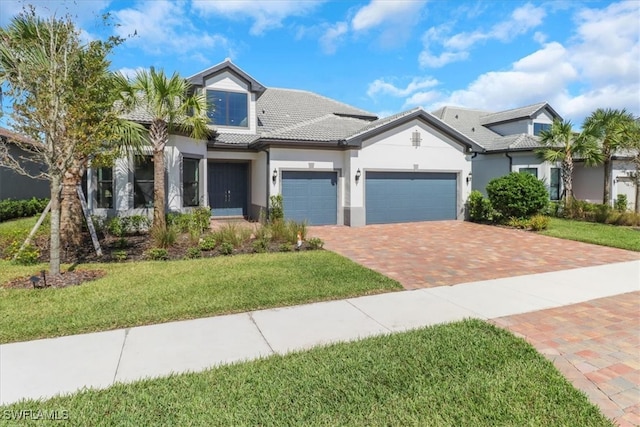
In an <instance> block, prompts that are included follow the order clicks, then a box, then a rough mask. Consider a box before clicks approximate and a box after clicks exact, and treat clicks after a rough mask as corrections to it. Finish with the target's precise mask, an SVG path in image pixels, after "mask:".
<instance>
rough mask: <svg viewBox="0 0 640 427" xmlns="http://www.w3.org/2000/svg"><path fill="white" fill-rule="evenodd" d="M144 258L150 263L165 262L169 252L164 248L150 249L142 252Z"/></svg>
mask: <svg viewBox="0 0 640 427" xmlns="http://www.w3.org/2000/svg"><path fill="white" fill-rule="evenodd" d="M144 257H145V258H146V259H149V260H152V261H166V260H168V259H169V252H167V250H166V249H164V248H151V249H148V250H146V251H145V252H144Z"/></svg>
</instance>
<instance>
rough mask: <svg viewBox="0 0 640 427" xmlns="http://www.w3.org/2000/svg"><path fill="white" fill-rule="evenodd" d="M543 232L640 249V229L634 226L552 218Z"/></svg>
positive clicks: (615, 246)
mask: <svg viewBox="0 0 640 427" xmlns="http://www.w3.org/2000/svg"><path fill="white" fill-rule="evenodd" d="M541 234H544V235H546V236H553V237H560V238H562V239H568V240H577V241H579V242H586V243H595V244H596V245H603V246H611V247H614V248H620V249H628V250H630V251H640V230H639V229H637V228H633V227H622V226H617V225H609V224H600V223H596V222H586V221H575V220H570V219H562V218H551V222H550V224H549V228H548V229H547V230H544V231H542V232H541Z"/></svg>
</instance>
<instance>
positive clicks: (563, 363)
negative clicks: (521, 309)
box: [493, 292, 640, 427]
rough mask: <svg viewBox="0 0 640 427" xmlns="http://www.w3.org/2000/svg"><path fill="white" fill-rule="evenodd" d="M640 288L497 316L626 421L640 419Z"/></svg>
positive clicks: (628, 423)
mask: <svg viewBox="0 0 640 427" xmlns="http://www.w3.org/2000/svg"><path fill="white" fill-rule="evenodd" d="M639 309H640V292H632V293H628V294H622V295H616V296H613V297H608V298H601V299H597V300H593V301H587V302H584V303H580V304H574V305H569V306H565V307H557V308H552V309H548V310H542V311H535V312H533V313H525V314H518V315H515V316H508V317H502V318H499V319H494V320H493V323H495V324H496V325H499V326H502V327H504V328H507V329H509V330H510V331H512V332H514V333H516V334H517V335H520V336H522V337H524V338H525V339H526V340H527V341H528V342H529V343H531V344H532V345H533V346H534V347H535V348H536V349H537V350H538V351H539V352H540V353H542V354H543V355H545V356H546V357H547V358H548V359H550V360H551V361H553V363H554V365H555V366H556V368H558V370H559V371H560V372H562V373H563V374H564V376H565V377H567V379H569V381H571V382H572V383H573V385H574V386H575V387H577V388H579V389H581V390H582V391H584V392H585V393H586V394H587V396H589V398H590V399H591V401H592V402H593V403H595V404H597V405H598V406H600V409H602V412H603V413H604V414H605V415H607V416H608V417H610V418H612V419H614V420H615V421H616V423H617V424H618V425H620V426H625V427H626V426H634V425H636V426H637V425H640V314H639V311H638V310H639Z"/></svg>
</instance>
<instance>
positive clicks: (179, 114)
mask: <svg viewBox="0 0 640 427" xmlns="http://www.w3.org/2000/svg"><path fill="white" fill-rule="evenodd" d="M119 82H120V84H119V86H120V87H119V89H120V98H121V102H122V107H123V108H124V110H125V111H136V112H137V113H142V114H144V115H145V116H146V117H147V118H148V120H149V121H150V124H149V130H148V137H149V143H150V145H151V147H152V150H153V227H154V228H156V229H159V230H165V229H166V228H167V223H166V218H165V199H166V196H165V189H164V163H165V162H164V149H165V147H166V146H167V143H168V142H169V134H170V133H171V132H174V131H180V132H185V133H187V134H188V135H190V136H191V137H192V138H196V139H205V138H207V137H208V136H209V135H210V134H211V132H210V130H209V128H208V127H207V123H208V122H209V119H208V117H207V114H206V113H207V101H206V97H205V96H204V94H203V93H201V92H197V93H192V91H191V85H190V84H189V82H188V81H187V80H185V79H183V78H182V77H180V76H179V75H178V74H177V73H174V74H173V75H172V76H171V77H168V76H167V75H166V74H165V73H164V71H163V70H160V71H156V70H155V69H153V68H151V70H144V71H140V72H138V73H137V74H136V76H135V77H134V78H133V79H132V80H131V81H130V80H128V79H127V78H126V77H125V76H124V75H120V78H119Z"/></svg>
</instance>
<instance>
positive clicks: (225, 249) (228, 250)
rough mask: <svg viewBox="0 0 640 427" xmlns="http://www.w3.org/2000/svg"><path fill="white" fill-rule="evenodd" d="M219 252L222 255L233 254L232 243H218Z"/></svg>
mask: <svg viewBox="0 0 640 427" xmlns="http://www.w3.org/2000/svg"><path fill="white" fill-rule="evenodd" d="M220 253H221V254H222V255H231V254H233V245H232V244H231V243H229V242H222V243H221V244H220Z"/></svg>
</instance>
